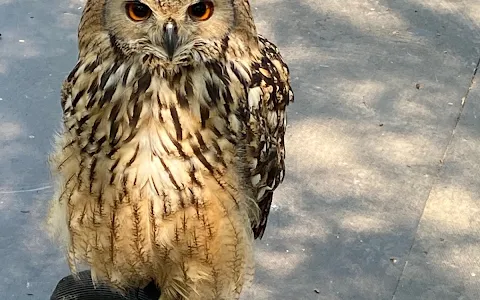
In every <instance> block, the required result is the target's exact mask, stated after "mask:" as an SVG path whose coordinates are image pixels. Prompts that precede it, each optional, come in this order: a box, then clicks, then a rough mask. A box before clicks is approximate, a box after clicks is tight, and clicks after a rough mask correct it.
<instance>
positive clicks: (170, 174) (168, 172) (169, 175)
mask: <svg viewBox="0 0 480 300" xmlns="http://www.w3.org/2000/svg"><path fill="white" fill-rule="evenodd" d="M159 160H160V163H161V164H162V166H163V168H164V169H165V172H167V174H168V178H170V181H171V182H172V184H173V185H174V186H175V188H176V189H177V190H180V186H179V185H178V183H177V181H176V180H175V177H173V174H172V172H171V171H170V169H169V168H168V166H167V164H166V163H165V161H164V160H163V159H162V158H161V157H159Z"/></svg>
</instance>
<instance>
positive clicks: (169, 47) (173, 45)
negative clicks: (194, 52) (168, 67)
mask: <svg viewBox="0 0 480 300" xmlns="http://www.w3.org/2000/svg"><path fill="white" fill-rule="evenodd" d="M177 44H178V28H177V25H176V24H175V22H173V21H168V22H167V23H166V24H165V27H164V31H163V45H164V47H165V50H166V51H167V54H168V58H169V59H170V60H172V58H173V55H174V54H175V50H177V46H178V45H177Z"/></svg>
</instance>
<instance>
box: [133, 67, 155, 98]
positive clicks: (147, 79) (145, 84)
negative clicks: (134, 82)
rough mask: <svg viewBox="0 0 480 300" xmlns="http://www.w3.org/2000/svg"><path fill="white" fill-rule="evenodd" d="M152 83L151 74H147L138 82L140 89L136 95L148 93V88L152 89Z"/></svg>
mask: <svg viewBox="0 0 480 300" xmlns="http://www.w3.org/2000/svg"><path fill="white" fill-rule="evenodd" d="M151 82H152V75H151V74H150V72H145V73H144V74H143V76H142V77H140V79H139V80H138V89H137V92H136V94H143V93H144V92H145V91H147V90H148V88H149V87H150V83H151ZM137 97H138V96H137ZM137 97H135V98H137Z"/></svg>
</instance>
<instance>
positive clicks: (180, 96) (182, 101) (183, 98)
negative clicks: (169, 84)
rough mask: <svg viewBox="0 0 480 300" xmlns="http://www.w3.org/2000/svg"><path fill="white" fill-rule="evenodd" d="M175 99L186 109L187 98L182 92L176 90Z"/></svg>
mask: <svg viewBox="0 0 480 300" xmlns="http://www.w3.org/2000/svg"><path fill="white" fill-rule="evenodd" d="M177 101H178V104H180V107H181V108H184V109H188V99H187V97H186V95H184V94H183V93H182V92H180V91H177Z"/></svg>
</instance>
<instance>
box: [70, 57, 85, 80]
mask: <svg viewBox="0 0 480 300" xmlns="http://www.w3.org/2000/svg"><path fill="white" fill-rule="evenodd" d="M81 65H82V62H81V61H79V62H77V64H76V65H75V67H74V68H73V70H72V71H71V72H70V74H68V77H67V82H71V81H72V79H73V78H74V77H75V74H76V73H77V71H78V69H79V68H80V66H81Z"/></svg>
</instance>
